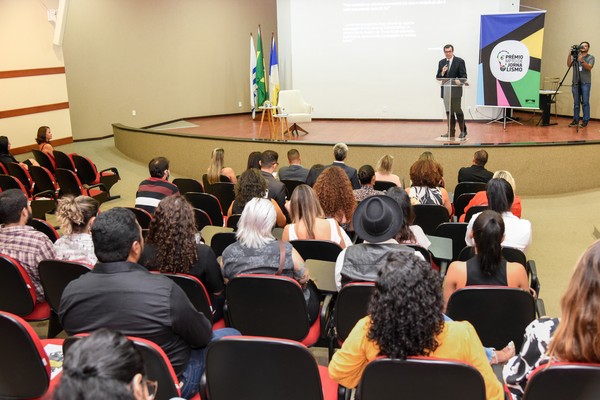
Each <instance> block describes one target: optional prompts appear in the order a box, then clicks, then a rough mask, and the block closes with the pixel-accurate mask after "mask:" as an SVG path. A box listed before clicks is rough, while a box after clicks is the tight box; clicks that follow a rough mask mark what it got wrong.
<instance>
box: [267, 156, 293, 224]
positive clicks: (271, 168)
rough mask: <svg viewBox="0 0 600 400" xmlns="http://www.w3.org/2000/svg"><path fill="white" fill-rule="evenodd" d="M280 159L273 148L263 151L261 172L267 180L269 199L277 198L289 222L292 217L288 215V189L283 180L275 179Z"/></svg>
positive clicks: (276, 200)
mask: <svg viewBox="0 0 600 400" xmlns="http://www.w3.org/2000/svg"><path fill="white" fill-rule="evenodd" d="M278 159H279V154H277V152H275V151H273V150H265V151H263V152H262V154H261V156H260V173H261V175H262V176H263V178H265V181H267V189H268V192H267V197H268V198H269V199H273V200H275V202H276V203H277V205H279V208H280V209H281V211H282V212H283V215H285V219H286V221H288V222H289V220H290V217H289V215H288V212H287V209H286V208H285V201H286V196H287V189H286V188H285V185H284V184H283V183H282V182H281V181H279V180H277V179H275V177H274V176H273V174H274V173H275V170H276V169H277V166H278V165H279V163H278V162H277V160H278Z"/></svg>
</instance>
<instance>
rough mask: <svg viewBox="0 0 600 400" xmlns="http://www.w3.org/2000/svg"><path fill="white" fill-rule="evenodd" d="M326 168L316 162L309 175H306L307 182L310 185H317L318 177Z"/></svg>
mask: <svg viewBox="0 0 600 400" xmlns="http://www.w3.org/2000/svg"><path fill="white" fill-rule="evenodd" d="M324 169H325V166H324V165H323V164H315V165H313V166H312V167H310V169H309V170H308V176H307V177H306V184H307V185H308V186H310V187H314V186H315V182H317V178H319V175H321V172H323V170H324Z"/></svg>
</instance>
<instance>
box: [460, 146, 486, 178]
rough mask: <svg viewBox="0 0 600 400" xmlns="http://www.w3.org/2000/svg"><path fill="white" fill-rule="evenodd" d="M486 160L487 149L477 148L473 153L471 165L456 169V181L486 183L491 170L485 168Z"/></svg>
mask: <svg viewBox="0 0 600 400" xmlns="http://www.w3.org/2000/svg"><path fill="white" fill-rule="evenodd" d="M487 161H488V153H487V151H485V150H483V149H481V150H477V151H476V152H475V154H473V165H471V166H470V167H463V168H461V169H459V170H458V182H459V183H460V182H483V183H488V182H489V180H490V179H492V176H493V175H494V173H493V172H490V171H488V170H487V169H485V164H487Z"/></svg>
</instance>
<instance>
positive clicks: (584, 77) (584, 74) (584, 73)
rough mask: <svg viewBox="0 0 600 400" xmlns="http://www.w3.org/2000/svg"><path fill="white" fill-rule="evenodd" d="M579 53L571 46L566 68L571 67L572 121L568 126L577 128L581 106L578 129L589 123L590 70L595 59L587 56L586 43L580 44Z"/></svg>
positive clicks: (587, 47)
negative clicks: (581, 112)
mask: <svg viewBox="0 0 600 400" xmlns="http://www.w3.org/2000/svg"><path fill="white" fill-rule="evenodd" d="M578 49H579V51H577V47H576V46H573V48H572V49H571V50H569V56H568V57H567V66H568V67H570V66H571V65H573V64H575V65H573V86H572V91H573V121H571V123H570V124H569V127H573V126H577V125H578V124H579V106H580V104H583V122H582V123H581V125H580V127H581V128H585V127H586V126H587V125H588V122H589V121H590V90H591V88H592V68H594V61H595V58H594V56H593V55H591V54H588V50H589V49H590V44H589V43H588V42H581V44H580V45H579V48H578Z"/></svg>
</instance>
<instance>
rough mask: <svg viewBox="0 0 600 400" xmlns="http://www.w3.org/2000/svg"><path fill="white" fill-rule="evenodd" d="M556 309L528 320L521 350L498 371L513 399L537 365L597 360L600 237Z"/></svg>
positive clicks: (599, 348) (599, 351)
mask: <svg viewBox="0 0 600 400" xmlns="http://www.w3.org/2000/svg"><path fill="white" fill-rule="evenodd" d="M560 309H561V318H560V319H559V318H550V317H543V318H540V319H538V320H536V321H533V322H532V323H531V324H529V326H528V327H527V328H526V329H525V341H524V342H523V346H522V348H521V351H520V352H519V354H517V355H516V356H515V357H513V358H512V359H510V360H509V361H508V363H507V364H506V365H505V366H504V370H503V373H502V375H503V377H504V381H505V382H506V385H507V386H508V389H509V391H510V393H511V396H512V399H513V400H518V399H521V398H522V397H523V394H524V392H525V386H526V385H527V382H528V380H529V377H530V375H531V373H532V372H533V371H534V370H535V369H536V368H538V367H539V366H542V365H546V364H552V363H554V362H575V363H595V364H597V363H600V341H599V340H598V337H599V332H600V317H599V316H600V241H596V242H594V243H593V244H592V245H591V246H590V247H588V249H587V250H586V251H585V253H583V255H582V256H581V258H580V259H579V261H577V264H576V265H575V271H574V272H573V276H572V277H571V282H570V283H569V286H568V288H567V291H566V292H565V294H564V295H563V297H562V299H561V301H560ZM596 395H598V393H596Z"/></svg>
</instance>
